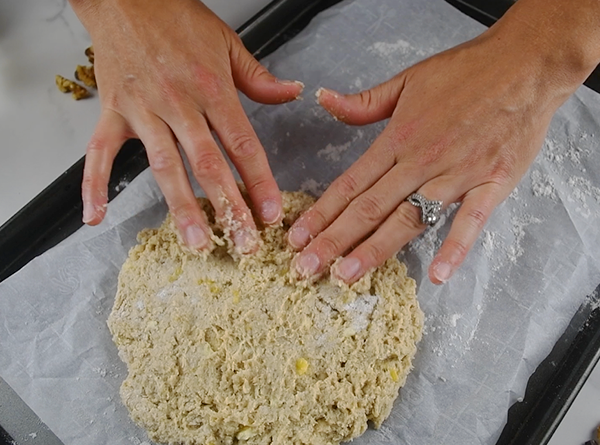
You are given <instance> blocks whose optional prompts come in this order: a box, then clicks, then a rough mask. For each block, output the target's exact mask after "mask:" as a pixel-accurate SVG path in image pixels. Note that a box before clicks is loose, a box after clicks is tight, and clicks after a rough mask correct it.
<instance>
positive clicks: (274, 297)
mask: <svg viewBox="0 0 600 445" xmlns="http://www.w3.org/2000/svg"><path fill="white" fill-rule="evenodd" d="M283 199H284V210H285V212H286V218H285V220H284V224H283V225H282V226H281V227H275V228H263V227H260V235H261V246H260V250H259V252H258V254H256V255H252V256H249V257H245V258H243V259H242V260H241V261H240V260H234V259H233V258H232V257H231V256H230V254H229V253H228V250H227V246H221V247H217V248H216V249H215V250H214V251H213V252H212V253H211V254H210V255H207V256H204V257H203V256H201V255H197V254H196V255H194V254H192V253H190V252H188V251H186V249H184V248H182V247H181V244H180V243H179V241H178V238H177V235H176V233H175V231H174V229H173V225H172V223H171V222H170V217H168V218H167V220H166V221H165V223H164V224H163V225H162V226H161V227H160V228H159V229H154V230H144V231H142V232H141V233H140V234H139V236H138V238H139V242H140V243H139V245H137V246H136V247H134V248H133V249H132V250H131V252H130V254H129V258H128V259H127V261H126V262H125V264H124V265H123V268H122V270H121V273H120V275H119V285H118V291H117V296H116V301H115V305H114V308H113V311H112V313H111V315H110V318H109V320H108V324H109V327H110V330H111V332H112V334H113V338H114V341H115V343H116V345H117V347H118V349H119V353H120V356H121V358H122V359H123V360H124V361H125V363H126V364H127V367H128V371H129V373H128V376H127V378H126V380H125V381H124V382H123V385H122V386H121V397H122V399H123V402H124V403H125V405H126V406H127V408H128V409H129V411H130V413H131V417H132V418H133V419H134V420H135V421H136V422H137V423H139V424H140V425H142V426H143V427H145V428H146V430H147V431H148V434H149V436H150V438H152V439H153V440H155V441H158V442H165V443H169V444H190V445H191V444H198V445H209V444H212V445H225V444H282V445H283V444H286V445H287V444H306V445H321V444H338V443H339V442H341V441H346V440H350V439H352V438H354V437H357V436H359V435H360V434H362V433H363V432H364V431H365V429H366V428H367V421H369V420H371V421H372V422H373V424H374V425H375V426H376V427H379V425H381V423H382V422H383V421H384V420H385V418H386V417H387V416H388V415H389V413H390V410H391V409H392V404H393V401H394V399H395V398H396V397H397V395H398V390H399V388H400V387H401V386H402V385H403V384H404V382H405V380H406V376H407V374H408V372H409V371H410V369H411V360H412V357H413V356H414V354H415V350H416V343H417V342H418V341H419V340H420V338H421V330H422V324H423V315H422V312H421V310H420V309H419V306H418V303H417V300H416V298H415V283H414V281H413V280H412V279H410V278H408V277H407V276H406V268H405V266H404V265H403V264H401V263H400V262H399V261H398V260H397V259H395V258H393V259H390V260H388V261H387V262H386V263H385V264H384V265H383V266H381V267H379V268H378V269H376V270H374V271H373V272H372V273H371V274H369V275H368V276H367V277H365V278H363V279H362V280H361V281H359V282H358V283H356V284H355V285H353V286H352V287H350V288H348V287H347V286H345V287H344V286H340V285H338V284H336V283H334V282H332V281H331V280H330V279H329V278H327V277H325V278H322V279H320V280H319V281H317V282H316V283H305V282H300V283H298V282H295V281H294V279H293V278H291V277H290V274H289V269H290V262H291V260H292V258H293V255H294V253H293V252H292V251H290V250H289V249H288V248H287V247H286V241H285V234H286V231H287V229H288V228H289V226H290V224H291V223H292V222H293V221H294V220H295V219H296V218H297V217H298V215H299V214H300V212H301V211H302V210H304V209H306V208H307V207H308V206H309V205H310V204H312V202H313V200H312V198H310V197H308V196H307V195H305V194H303V193H287V192H286V193H284V194H283ZM200 201H201V203H202V205H203V207H204V208H205V210H206V211H207V213H209V219H210V220H211V224H212V226H213V230H214V232H215V235H216V236H223V234H222V231H220V230H219V228H218V227H217V225H216V223H215V222H214V215H213V212H212V209H211V208H210V206H209V204H208V202H207V201H206V200H200Z"/></svg>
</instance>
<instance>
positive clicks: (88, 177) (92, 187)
mask: <svg viewBox="0 0 600 445" xmlns="http://www.w3.org/2000/svg"><path fill="white" fill-rule="evenodd" d="M81 188H82V190H83V191H84V192H94V191H96V189H97V188H98V185H97V181H96V177H95V176H94V175H92V173H89V172H87V171H85V172H84V173H83V180H82V181H81Z"/></svg>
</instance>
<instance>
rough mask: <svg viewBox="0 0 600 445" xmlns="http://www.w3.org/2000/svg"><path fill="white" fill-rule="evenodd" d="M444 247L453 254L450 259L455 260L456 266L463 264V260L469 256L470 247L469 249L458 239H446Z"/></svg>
mask: <svg viewBox="0 0 600 445" xmlns="http://www.w3.org/2000/svg"><path fill="white" fill-rule="evenodd" d="M444 245H445V247H446V248H447V249H449V250H450V251H451V252H453V253H452V254H451V255H450V256H449V257H450V258H453V259H454V261H453V262H455V263H456V264H458V263H461V262H462V260H463V259H464V258H465V257H466V256H467V253H468V252H469V247H467V245H466V244H465V243H464V242H463V241H461V240H458V239H456V238H446V241H444Z"/></svg>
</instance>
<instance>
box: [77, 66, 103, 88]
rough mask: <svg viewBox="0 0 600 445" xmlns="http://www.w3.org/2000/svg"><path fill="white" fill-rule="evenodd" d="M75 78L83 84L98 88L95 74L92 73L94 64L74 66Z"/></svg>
mask: <svg viewBox="0 0 600 445" xmlns="http://www.w3.org/2000/svg"><path fill="white" fill-rule="evenodd" d="M75 79H77V80H79V81H80V82H83V84H84V85H86V86H88V87H90V88H98V85H97V84H96V75H95V74H94V65H90V66H85V65H77V68H75Z"/></svg>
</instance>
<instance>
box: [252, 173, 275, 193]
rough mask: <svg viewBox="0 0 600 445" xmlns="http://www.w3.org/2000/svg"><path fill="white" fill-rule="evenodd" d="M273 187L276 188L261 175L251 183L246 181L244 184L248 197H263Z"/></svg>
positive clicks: (266, 177)
mask: <svg viewBox="0 0 600 445" xmlns="http://www.w3.org/2000/svg"><path fill="white" fill-rule="evenodd" d="M274 187H277V185H276V184H273V181H272V180H271V178H270V177H268V176H267V175H261V176H259V177H257V178H254V179H253V180H252V181H251V182H250V181H248V183H247V184H246V188H247V189H248V193H249V194H250V195H264V194H266V193H268V192H269V191H270V190H271V189H273V188H274Z"/></svg>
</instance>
